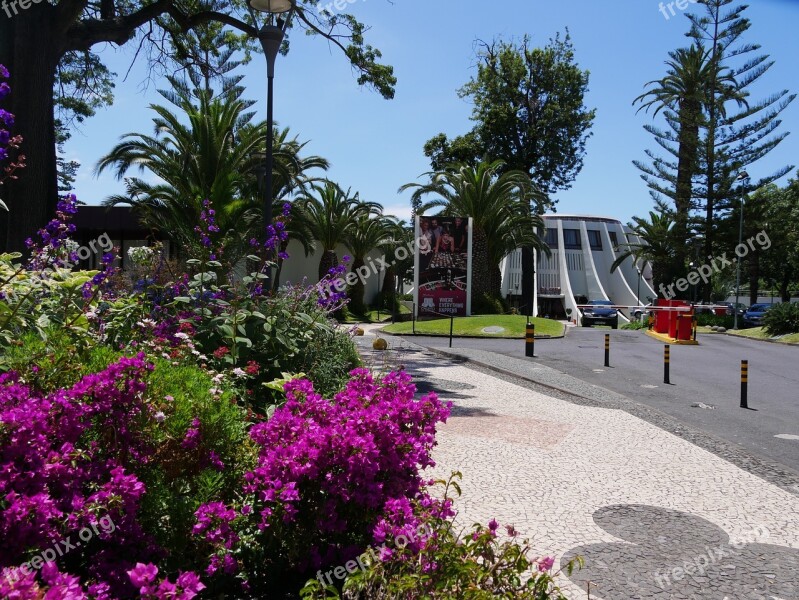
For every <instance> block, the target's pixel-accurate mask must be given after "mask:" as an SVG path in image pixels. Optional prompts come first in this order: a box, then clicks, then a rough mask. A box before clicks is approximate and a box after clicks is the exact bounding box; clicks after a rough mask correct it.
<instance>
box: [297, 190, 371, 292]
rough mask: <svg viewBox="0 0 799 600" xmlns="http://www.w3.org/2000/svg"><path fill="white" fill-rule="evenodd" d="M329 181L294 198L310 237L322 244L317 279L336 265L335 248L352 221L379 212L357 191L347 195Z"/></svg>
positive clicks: (342, 241)
mask: <svg viewBox="0 0 799 600" xmlns="http://www.w3.org/2000/svg"><path fill="white" fill-rule="evenodd" d="M350 193H351V190H347V191H346V192H345V191H344V190H342V189H341V188H340V187H339V186H338V185H336V184H335V183H333V182H332V181H326V182H325V183H324V184H320V183H314V184H312V185H311V186H310V189H307V190H305V191H304V192H302V193H301V194H300V196H299V197H298V199H297V205H298V206H299V210H298V215H297V216H298V218H300V219H302V224H303V225H302V226H303V227H305V228H306V230H307V232H308V233H309V234H310V236H311V238H312V239H314V240H316V242H318V243H319V245H320V246H321V247H322V257H321V258H320V259H319V279H322V278H323V277H324V276H325V275H327V272H328V271H329V270H330V269H331V268H332V267H334V266H337V265H338V262H339V259H338V255H337V254H336V248H337V247H338V246H339V245H340V244H342V245H343V244H346V243H347V242H348V241H349V239H350V238H349V236H350V233H351V230H352V228H353V227H354V224H355V222H356V221H357V220H358V219H359V218H361V217H362V216H363V215H369V214H370V213H372V212H373V211H378V210H379V209H380V206H379V205H378V204H375V203H373V202H361V201H360V199H359V197H358V194H357V193H356V194H355V195H354V196H352V195H350Z"/></svg>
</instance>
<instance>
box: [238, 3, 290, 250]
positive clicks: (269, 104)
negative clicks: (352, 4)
mask: <svg viewBox="0 0 799 600" xmlns="http://www.w3.org/2000/svg"><path fill="white" fill-rule="evenodd" d="M248 3H249V7H250V14H251V16H252V18H253V21H254V22H256V24H257V19H256V18H255V11H258V12H260V13H263V14H265V15H266V20H265V21H264V24H263V25H262V26H261V28H260V29H259V30H258V40H259V41H260V42H261V47H262V48H263V50H264V56H266V78H267V92H266V168H265V173H264V175H265V177H264V235H267V234H266V229H267V227H269V225H271V224H272V193H273V190H272V171H273V170H274V169H273V166H274V148H273V145H274V133H273V131H272V130H273V123H274V118H273V104H274V93H275V90H274V80H275V62H276V61H277V55H278V53H279V52H280V46H281V44H282V43H283V38H284V37H285V35H286V29H287V27H288V24H289V21H290V20H291V15H292V14H293V12H294V9H295V7H296V0H248ZM284 13H289V15H288V17H287V18H285V19H284V18H282V17H280V16H278V15H282V14H284ZM273 21H277V24H275V23H274V22H273Z"/></svg>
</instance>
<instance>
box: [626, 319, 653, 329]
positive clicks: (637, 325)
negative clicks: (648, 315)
mask: <svg viewBox="0 0 799 600" xmlns="http://www.w3.org/2000/svg"><path fill="white" fill-rule="evenodd" d="M621 329H632V330H639V329H647V324H646V322H644V323H641V321H630V322H629V323H625V324H624V325H622V326H621Z"/></svg>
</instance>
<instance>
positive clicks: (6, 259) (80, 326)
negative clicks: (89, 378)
mask: <svg viewBox="0 0 799 600" xmlns="http://www.w3.org/2000/svg"><path fill="white" fill-rule="evenodd" d="M21 256H22V255H21V254H19V253H12V254H0V292H2V295H3V301H2V302H0V345H7V344H9V343H11V342H12V341H13V340H15V339H17V338H18V337H19V336H20V335H21V334H22V333H24V332H28V331H37V332H39V334H40V335H41V336H42V337H44V336H45V335H46V334H45V330H46V329H48V328H50V327H61V328H63V329H64V330H66V331H68V332H70V333H71V334H72V335H73V336H74V337H75V339H76V341H77V340H79V339H81V338H85V337H86V336H87V335H88V329H89V321H88V319H87V317H86V313H87V312H88V311H89V310H90V309H91V308H92V306H93V303H94V302H95V300H96V297H95V296H92V297H91V298H88V299H86V298H84V297H83V284H85V283H86V282H88V281H89V280H91V279H92V277H93V276H94V275H96V274H97V271H72V270H71V269H70V268H67V267H48V268H47V269H44V270H43V271H41V272H33V271H27V270H26V269H25V268H24V266H23V265H21V264H20V263H19V262H17V261H18V260H19V259H20V258H21Z"/></svg>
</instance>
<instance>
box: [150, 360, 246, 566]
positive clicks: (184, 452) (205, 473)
mask: <svg viewBox="0 0 799 600" xmlns="http://www.w3.org/2000/svg"><path fill="white" fill-rule="evenodd" d="M147 383H148V391H147V393H148V396H149V400H150V408H151V411H152V412H153V413H157V412H161V413H163V422H162V423H160V424H159V425H156V426H154V427H152V429H151V430H150V431H148V434H149V436H150V439H151V440H152V444H153V447H154V448H156V449H157V450H156V453H155V456H154V458H153V460H152V461H150V464H149V466H145V467H143V469H142V470H141V477H142V480H143V481H144V483H145V485H146V486H147V495H146V496H145V497H144V504H143V507H142V515H141V518H142V522H143V523H144V524H145V527H146V528H147V530H148V531H150V532H151V533H152V534H154V535H155V537H156V540H157V541H158V543H159V544H160V545H161V546H163V547H164V548H167V549H169V555H170V556H171V557H172V560H173V561H174V562H175V565H176V566H177V565H182V564H185V563H184V562H183V560H184V559H183V557H184V556H185V553H186V551H187V549H189V548H190V547H191V543H192V542H191V535H190V532H191V528H192V526H193V524H194V523H195V522H196V519H195V517H194V512H195V511H196V510H197V508H198V507H199V506H200V504H202V503H205V502H209V501H211V500H213V499H214V498H218V497H230V496H231V495H234V494H235V493H236V490H237V483H238V482H240V478H241V477H242V476H243V474H244V473H245V472H246V471H247V470H249V469H251V468H252V467H253V466H254V465H255V462H256V454H257V453H256V450H255V449H254V446H253V444H252V442H251V441H250V439H249V436H248V435H247V428H248V425H249V423H248V421H247V419H246V412H245V410H244V409H243V408H242V407H241V405H240V404H239V403H237V402H236V397H235V388H233V390H231V388H232V386H231V385H225V386H224V389H225V391H224V392H222V393H221V395H214V394H211V393H210V390H211V389H212V388H215V387H220V386H219V385H218V384H217V383H216V382H214V381H213V379H212V377H211V375H210V374H209V373H208V372H206V371H203V370H202V369H200V368H199V367H197V366H194V365H183V364H178V365H174V364H172V363H170V362H169V361H166V360H163V359H157V360H156V361H155V369H154V370H153V372H152V373H151V375H150V377H149V379H148V382H147ZM194 419H198V420H199V421H200V423H201V424H202V425H201V428H200V432H201V433H200V441H199V443H198V444H197V446H196V447H184V445H183V444H182V442H183V440H184V437H185V436H186V432H187V431H188V430H189V428H190V427H191V426H192V421H193V420H194ZM212 453H213V456H215V457H216V459H218V460H219V461H221V462H220V463H216V462H214V461H213V460H212Z"/></svg>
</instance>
